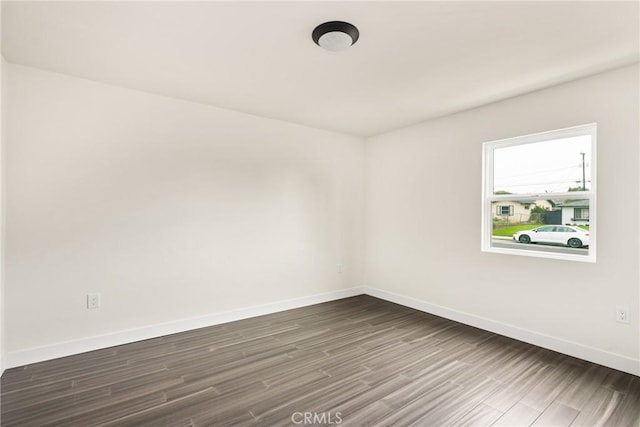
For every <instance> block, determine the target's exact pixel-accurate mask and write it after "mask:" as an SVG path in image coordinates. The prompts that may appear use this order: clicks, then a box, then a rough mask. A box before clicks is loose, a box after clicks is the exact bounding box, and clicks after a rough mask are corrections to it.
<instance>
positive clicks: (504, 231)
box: [493, 224, 543, 237]
mask: <svg viewBox="0 0 640 427" xmlns="http://www.w3.org/2000/svg"><path fill="white" fill-rule="evenodd" d="M541 225H543V224H523V225H512V226H511V227H504V228H494V229H493V235H494V236H506V237H511V236H513V235H514V234H515V233H517V232H518V231H522V230H531V229H532V228H536V227H540V226H541Z"/></svg>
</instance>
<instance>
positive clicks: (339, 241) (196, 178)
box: [6, 64, 364, 354]
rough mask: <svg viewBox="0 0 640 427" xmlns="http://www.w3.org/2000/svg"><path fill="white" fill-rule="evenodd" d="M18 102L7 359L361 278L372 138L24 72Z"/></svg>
mask: <svg viewBox="0 0 640 427" xmlns="http://www.w3.org/2000/svg"><path fill="white" fill-rule="evenodd" d="M7 96H8V98H7V102H8V104H9V107H10V109H9V111H8V117H7V119H8V121H7V124H8V126H7V136H8V144H7V159H8V163H7V236H6V257H7V271H6V283H7V289H6V298H7V301H10V304H8V306H7V307H6V309H7V318H6V333H7V340H6V351H7V353H10V354H16V353H20V352H24V351H25V350H29V349H33V348H37V347H42V346H45V347H46V346H55V345H56V344H59V343H64V342H66V341H70V340H78V339H80V340H81V339H85V338H87V337H92V336H102V335H105V334H113V333H117V332H119V331H123V330H127V329H131V328H138V327H146V326H149V325H157V324H161V323H163V322H173V321H177V320H180V319H186V318H192V317H196V316H204V315H207V314H211V313H220V312H225V311H229V310H235V309H242V308H246V307H250V306H256V305H261V304H269V303H273V302H278V301H284V300H289V299H293V298H299V297H306V296H309V295H314V294H323V293H327V292H329V293H330V292H334V291H339V290H344V289H348V288H351V287H354V286H360V285H361V282H362V249H363V230H364V225H363V218H364V217H363V215H364V214H363V206H364V204H363V191H362V189H363V178H364V146H363V144H364V141H363V140H362V139H361V138H356V137H351V136H345V135H341V134H336V133H332V132H326V131H321V130H315V129H311V128H307V127H303V126H298V125H293V124H288V123H284V122H279V121H275V120H269V119H263V118H258V117H255V116H250V115H245V114H240V113H236V112H231V111H226V110H222V109H216V108H212V107H208V106H204V105H199V104H195V103H190V102H184V101H180V100H175V99H170V98H166V97H161V96H156V95H151V94H147V93H143V92H137V91H132V90H127V89H122V88H116V87H112V86H108V85H104V84H99V83H95V82H91V81H87V80H81V79H77V78H73V77H68V76H63V75H59V74H54V73H50V72H46V71H41V70H37V69H33V68H28V67H23V66H17V65H13V64H9V66H8V93H7ZM338 265H342V273H338V272H337V266H338ZM90 292H98V293H101V294H102V307H101V308H100V309H98V310H87V309H86V308H85V296H86V294H87V293H90Z"/></svg>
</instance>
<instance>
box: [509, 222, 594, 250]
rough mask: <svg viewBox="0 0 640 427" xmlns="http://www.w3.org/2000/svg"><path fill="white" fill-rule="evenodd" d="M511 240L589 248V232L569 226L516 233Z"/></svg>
mask: <svg viewBox="0 0 640 427" xmlns="http://www.w3.org/2000/svg"><path fill="white" fill-rule="evenodd" d="M513 240H515V241H517V242H520V243H553V244H558V245H567V246H571V247H572V248H581V247H583V246H589V230H585V229H583V228H580V227H573V226H570V225H543V226H542V227H538V228H534V229H532V230H523V231H518V232H517V233H516V234H514V235H513Z"/></svg>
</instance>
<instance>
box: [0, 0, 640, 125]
mask: <svg viewBox="0 0 640 427" xmlns="http://www.w3.org/2000/svg"><path fill="white" fill-rule="evenodd" d="M638 6H639V3H638V2H637V1H633V2H611V1H603V2H514V1H511V2H494V1H476V2H451V1H449V2H393V1H388V2H352V1H348V2H331V1H324V2H267V1H262V2H7V1H3V2H2V53H3V55H4V57H5V59H6V60H7V61H9V62H11V63H17V64H23V65H29V66H34V67H39V68H43V69H47V70H51V71H56V72H60V73H66V74H70V75H74V76H78V77H83V78H88V79H92V80H97V81H102V82H106V83H109V84H113V85H119V86H124V87H128V88H133V89H141V90H145V91H149V92H155V93H158V94H163V95H167V96H171V97H175V98H182V99H187V100H193V101H197V102H202V103H206V104H210V105H215V106H219V107H224V108H229V109H233V110H238V111H243V112H247V113H251V114H256V115H260V116H265V117H270V118H275V119H281V120H286V121H290V122H296V123H301V124H305V125H309V126H314V127H318V128H324V129H330V130H335V131H340V132H345V133H350V134H355V135H363V136H369V135H374V134H379V133H382V132H385V131H388V130H391V129H394V128H398V127H401V126H405V125H408V124H412V123H416V122H419V121H422V120H425V119H430V118H434V117H438V116H442V115H445V114H449V113H452V112H456V111H460V110H464V109H468V108H471V107H475V106H478V105H482V104H486V103H488V102H492V101H496V100H500V99H504V98H507V97H510V96H514V95H518V94H522V93H525V92H529V91H532V90H536V89H539V88H543V87H547V86H550V85H553V84H557V83H560V82H563V81H568V80H571V79H574V78H577V77H582V76H586V75H589V74H592V73H595V72H599V71H603V70H606V69H610V68H615V67H618V66H621V65H625V64H630V63H633V62H637V61H638V59H639V55H640V54H639V43H640V42H639V37H640V34H639V18H638V15H639V10H638ZM329 20H345V21H349V22H351V23H353V24H354V25H356V26H357V27H358V28H359V29H360V40H359V41H358V43H356V44H355V45H354V46H353V47H351V48H350V49H348V50H346V51H343V52H337V53H336V52H327V51H324V50H322V49H320V48H319V47H317V46H316V45H314V44H313V41H312V40H311V31H312V30H313V28H314V27H315V26H316V25H318V24H320V23H322V22H325V21H329Z"/></svg>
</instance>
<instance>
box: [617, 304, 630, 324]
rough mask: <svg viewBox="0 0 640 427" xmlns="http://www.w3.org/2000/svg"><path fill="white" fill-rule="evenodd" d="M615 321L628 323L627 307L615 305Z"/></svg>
mask: <svg viewBox="0 0 640 427" xmlns="http://www.w3.org/2000/svg"><path fill="white" fill-rule="evenodd" d="M616 322H619V323H629V307H622V306H617V307H616Z"/></svg>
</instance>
